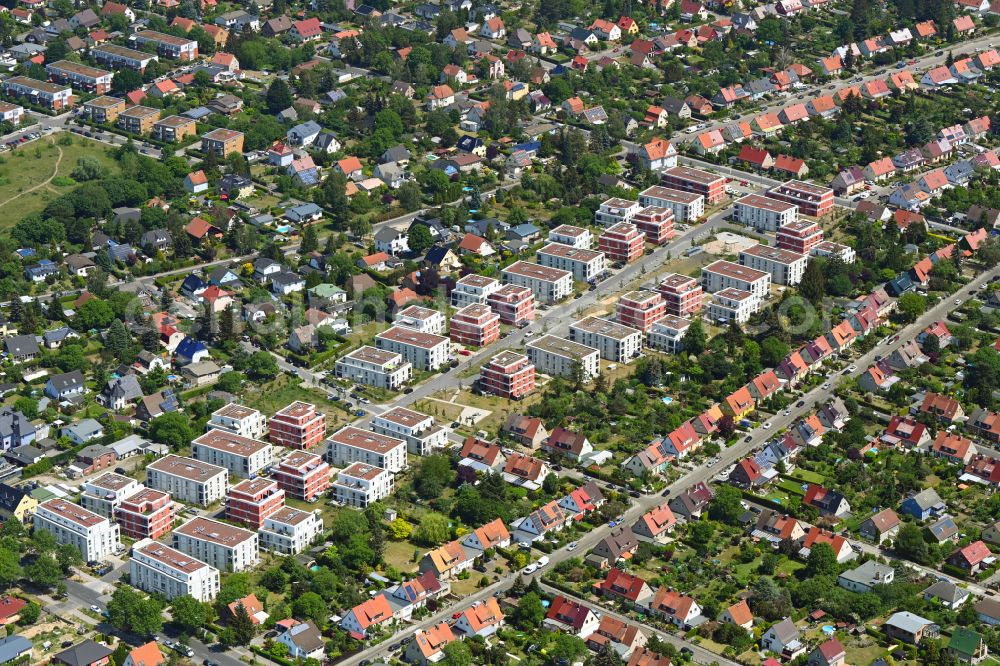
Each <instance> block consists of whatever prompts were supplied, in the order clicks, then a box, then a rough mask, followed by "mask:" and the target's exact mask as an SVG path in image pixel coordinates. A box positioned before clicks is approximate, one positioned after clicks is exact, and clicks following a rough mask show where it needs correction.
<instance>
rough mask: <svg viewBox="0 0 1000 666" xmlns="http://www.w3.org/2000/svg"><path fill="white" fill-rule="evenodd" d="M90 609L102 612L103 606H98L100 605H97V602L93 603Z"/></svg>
mask: <svg viewBox="0 0 1000 666" xmlns="http://www.w3.org/2000/svg"><path fill="white" fill-rule="evenodd" d="M90 610H92V611H94V612H95V613H100V612H101V607H100V606H98V605H96V604H94V605H92V606H91V607H90Z"/></svg>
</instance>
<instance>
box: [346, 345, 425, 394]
mask: <svg viewBox="0 0 1000 666" xmlns="http://www.w3.org/2000/svg"><path fill="white" fill-rule="evenodd" d="M335 372H336V374H337V376H338V377H340V378H341V379H349V380H351V381H352V382H357V383H358V384H364V385H365V386H375V387H378V388H384V389H388V390H390V391H398V390H399V389H400V388H402V387H403V385H404V384H406V383H407V382H408V381H410V378H411V377H412V376H413V365H412V364H410V363H407V362H406V361H404V360H403V356H402V354H398V353H396V352H390V351H385V350H382V349H376V348H375V347H369V346H365V347H361V348H360V349H355V350H354V351H352V352H351V353H350V354H347V355H346V356H341V357H340V358H339V359H337V365H336V368H335Z"/></svg>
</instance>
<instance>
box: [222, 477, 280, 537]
mask: <svg viewBox="0 0 1000 666" xmlns="http://www.w3.org/2000/svg"><path fill="white" fill-rule="evenodd" d="M283 506H285V491H284V490H282V489H281V487H280V486H279V485H278V482H277V481H275V480H273V479H266V478H259V479H245V480H243V481H240V482H239V483H237V484H236V485H235V486H233V487H232V488H230V489H229V492H228V493H227V494H226V520H229V521H231V522H234V523H239V524H240V525H243V526H244V527H249V528H250V529H254V530H256V529H258V528H259V527H260V526H261V525H262V524H263V522H264V519H265V518H267V517H268V516H270V515H271V514H272V513H274V512H275V511H277V510H278V509H280V508H281V507H283Z"/></svg>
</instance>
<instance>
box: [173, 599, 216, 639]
mask: <svg viewBox="0 0 1000 666" xmlns="http://www.w3.org/2000/svg"><path fill="white" fill-rule="evenodd" d="M170 616H171V617H172V618H173V623H174V625H176V626H177V627H178V628H179V629H180V630H181V631H182V632H184V633H186V634H193V633H195V632H196V631H198V630H199V629H201V628H202V627H204V626H205V623H206V622H207V621H208V606H207V605H206V604H204V603H202V602H200V601H198V600H197V599H195V598H194V597H192V596H190V595H187V594H184V595H181V596H179V597H174V600H173V602H172V607H171V609H170Z"/></svg>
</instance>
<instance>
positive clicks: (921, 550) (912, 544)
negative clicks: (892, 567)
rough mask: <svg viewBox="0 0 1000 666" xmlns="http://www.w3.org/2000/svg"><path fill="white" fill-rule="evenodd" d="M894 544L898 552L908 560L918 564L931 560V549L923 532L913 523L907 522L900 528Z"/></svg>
mask: <svg viewBox="0 0 1000 666" xmlns="http://www.w3.org/2000/svg"><path fill="white" fill-rule="evenodd" d="M893 544H894V546H895V549H896V552H897V553H898V554H899V555H901V556H902V557H905V558H906V559H908V560H912V561H913V562H916V563H918V564H925V563H927V562H929V561H930V549H929V548H928V547H927V542H926V541H924V535H923V532H922V531H921V530H920V528H919V527H918V526H916V525H914V524H913V523H906V524H904V525H903V526H902V527H901V528H899V532H898V533H897V534H896V539H895V541H894V542H893Z"/></svg>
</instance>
